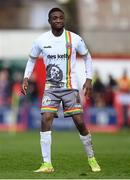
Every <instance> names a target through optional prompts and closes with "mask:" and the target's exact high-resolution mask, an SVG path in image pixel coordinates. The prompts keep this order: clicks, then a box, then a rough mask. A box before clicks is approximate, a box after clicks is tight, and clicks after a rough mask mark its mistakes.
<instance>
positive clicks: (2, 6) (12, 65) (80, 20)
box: [0, 0, 130, 132]
mask: <svg viewBox="0 0 130 180" xmlns="http://www.w3.org/2000/svg"><path fill="white" fill-rule="evenodd" d="M52 7H60V8H62V9H63V10H64V11H65V13H66V29H68V30H71V31H74V32H76V33H78V34H79V35H80V36H82V37H83V38H84V40H85V41H86V44H87V46H88V49H89V50H90V52H91V55H92V58H93V98H92V99H86V98H85V97H84V96H83V92H82V85H83V82H84V80H85V73H83V69H84V62H83V60H82V58H81V57H79V56H78V55H77V79H78V83H79V89H80V92H81V99H82V103H83V107H84V110H85V113H84V121H85V123H86V124H87V125H88V126H89V127H90V128H91V130H92V131H94V132H95V131H96V132H97V131H98V132H117V131H119V130H120V129H122V128H129V127H130V1H129V0H44V1H43V0H4V1H3V0H0V131H10V132H15V131H26V130H29V129H39V128H40V105H41V98H42V95H43V90H44V82H45V80H44V79H45V67H44V64H43V62H42V58H41V57H39V59H37V62H36V66H35V69H34V72H33V75H32V78H31V80H30V86H29V91H28V96H27V97H25V96H23V95H22V94H21V82H22V78H23V73H24V69H25V65H26V62H27V59H28V54H29V52H30V49H31V46H32V43H33V41H34V40H35V39H36V38H37V37H38V36H39V35H40V34H41V33H43V32H45V31H48V30H49V29H50V27H49V24H48V12H49V10H50V9H51V8H52ZM53 126H54V129H58V130H71V129H74V128H75V127H74V125H73V122H72V121H70V120H69V118H67V119H64V118H63V114H62V109H61V110H60V113H59V118H58V119H57V120H56V121H54V124H53Z"/></svg>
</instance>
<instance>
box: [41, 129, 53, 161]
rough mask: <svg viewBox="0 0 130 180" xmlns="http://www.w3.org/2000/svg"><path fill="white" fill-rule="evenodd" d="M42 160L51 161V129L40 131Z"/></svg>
mask: <svg viewBox="0 0 130 180" xmlns="http://www.w3.org/2000/svg"><path fill="white" fill-rule="evenodd" d="M40 145H41V152H42V157H43V162H48V163H51V131H46V132H40Z"/></svg>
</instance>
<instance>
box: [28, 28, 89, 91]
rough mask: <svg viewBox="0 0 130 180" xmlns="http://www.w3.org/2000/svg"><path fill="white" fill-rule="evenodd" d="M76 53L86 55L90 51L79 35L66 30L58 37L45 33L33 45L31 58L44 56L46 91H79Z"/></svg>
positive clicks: (49, 32)
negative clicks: (62, 89) (57, 89)
mask: <svg viewBox="0 0 130 180" xmlns="http://www.w3.org/2000/svg"><path fill="white" fill-rule="evenodd" d="M76 52H78V53H79V54H80V55H86V54H87V53H88V49H87V47H86V45H85V43H84V41H83V39H82V38H81V37H80V36H79V35H77V34H75V33H73V32H70V31H67V30H65V29H64V31H63V33H62V35H61V36H58V37H57V36H54V35H53V34H52V32H51V31H48V32H46V33H43V34H42V35H41V36H40V37H39V38H38V39H37V40H36V41H35V42H34V43H33V47H32V50H31V53H30V56H31V57H35V58H36V57H38V56H39V55H40V54H42V56H43V59H44V64H45V66H46V86H45V89H49V88H50V87H53V88H64V89H65V88H67V89H77V81H76Z"/></svg>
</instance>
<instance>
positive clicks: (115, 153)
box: [0, 131, 130, 179]
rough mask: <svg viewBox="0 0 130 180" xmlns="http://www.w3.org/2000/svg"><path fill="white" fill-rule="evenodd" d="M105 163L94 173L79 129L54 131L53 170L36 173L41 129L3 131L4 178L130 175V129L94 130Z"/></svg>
mask: <svg viewBox="0 0 130 180" xmlns="http://www.w3.org/2000/svg"><path fill="white" fill-rule="evenodd" d="M92 137H93V145H94V149H95V151H96V157H97V159H98V162H99V164H100V165H101V167H102V171H101V172H99V173H92V172H91V170H90V168H89V166H88V162H87V158H86V154H85V152H84V149H83V146H82V143H81V142H80V140H79V137H78V134H77V133H76V132H53V139H52V140H53V145H52V161H53V166H54V168H55V172H54V173H53V174H43V173H40V174H39V173H38V174H37V173H34V172H33V170H35V169H37V168H38V167H39V166H40V163H41V151H40V145H39V132H37V131H36V132H25V133H18V134H15V135H14V134H9V133H0V178H3V179H7V178H9V179H16V178H17V179H29V178H30V179H33V178H34V179H39V178H40V179H51V178H52V179H55V178H56V179H58V178H59V179H64V178H66V179H68V178H69V179H88V178H91V179H94V178H96V179H104V178H105V179H110V178H111V179H116V178H118V179H126V178H130V132H128V131H122V132H120V133H117V134H93V136H92Z"/></svg>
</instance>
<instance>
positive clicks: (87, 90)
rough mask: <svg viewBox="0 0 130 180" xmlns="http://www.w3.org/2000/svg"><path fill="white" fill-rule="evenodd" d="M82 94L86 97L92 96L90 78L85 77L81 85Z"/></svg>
mask: <svg viewBox="0 0 130 180" xmlns="http://www.w3.org/2000/svg"><path fill="white" fill-rule="evenodd" d="M83 90H84V95H85V96H87V97H88V98H90V97H92V80H91V79H86V81H85V83H84V85H83Z"/></svg>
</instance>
